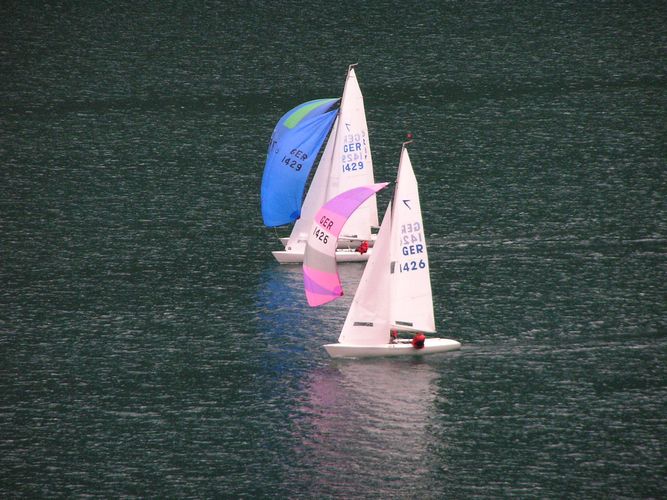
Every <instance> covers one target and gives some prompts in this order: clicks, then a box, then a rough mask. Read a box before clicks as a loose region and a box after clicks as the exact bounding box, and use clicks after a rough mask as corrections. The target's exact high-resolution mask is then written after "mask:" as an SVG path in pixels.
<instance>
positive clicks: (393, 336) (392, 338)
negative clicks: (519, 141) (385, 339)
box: [389, 328, 398, 344]
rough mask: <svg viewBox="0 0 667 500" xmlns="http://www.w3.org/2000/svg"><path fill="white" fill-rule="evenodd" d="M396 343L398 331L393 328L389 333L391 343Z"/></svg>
mask: <svg viewBox="0 0 667 500" xmlns="http://www.w3.org/2000/svg"><path fill="white" fill-rule="evenodd" d="M396 342H398V330H397V329H396V328H392V329H391V330H390V331H389V343H390V344H395V343H396Z"/></svg>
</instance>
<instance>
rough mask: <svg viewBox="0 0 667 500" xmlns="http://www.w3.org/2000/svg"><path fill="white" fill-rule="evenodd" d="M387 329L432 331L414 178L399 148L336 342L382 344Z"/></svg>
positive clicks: (425, 258)
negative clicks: (392, 180)
mask: <svg viewBox="0 0 667 500" xmlns="http://www.w3.org/2000/svg"><path fill="white" fill-rule="evenodd" d="M391 328H398V329H401V330H420V331H426V332H435V317H434V314H433V297H432V293H431V280H430V276H429V265H428V254H427V251H426V238H425V233H424V224H423V221H422V215H421V207H420V204H419V191H418V187H417V179H416V178H415V174H414V171H413V169H412V163H411V162H410V157H409V156H408V151H407V149H406V148H403V151H402V153H401V160H400V163H399V167H398V176H397V180H396V189H395V191H394V199H393V201H392V203H390V204H389V207H388V208H387V212H386V213H385V216H384V219H383V220H382V226H381V227H380V232H379V233H378V237H377V240H376V242H375V246H374V250H373V255H371V257H370V259H369V260H368V263H367V264H366V268H365V269H364V273H363V275H362V277H361V280H360V282H359V286H358V288H357V292H356V294H355V296H354V299H353V301H352V305H351V307H350V310H349V312H348V315H347V318H346V320H345V324H344V325H343V329H342V331H341V334H340V337H339V338H338V342H339V343H341V344H348V345H383V344H387V343H388V341H389V331H390V329H391Z"/></svg>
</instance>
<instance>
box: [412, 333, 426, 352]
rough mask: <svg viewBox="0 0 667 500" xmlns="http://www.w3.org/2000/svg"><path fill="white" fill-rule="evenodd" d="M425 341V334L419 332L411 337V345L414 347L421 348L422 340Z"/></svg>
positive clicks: (422, 345)
mask: <svg viewBox="0 0 667 500" xmlns="http://www.w3.org/2000/svg"><path fill="white" fill-rule="evenodd" d="M425 341H426V335H424V334H423V333H421V332H418V333H417V334H416V335H415V336H414V337H412V347H414V348H415V349H423V347H424V342H425Z"/></svg>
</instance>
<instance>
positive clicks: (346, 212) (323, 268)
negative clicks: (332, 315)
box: [303, 182, 389, 307]
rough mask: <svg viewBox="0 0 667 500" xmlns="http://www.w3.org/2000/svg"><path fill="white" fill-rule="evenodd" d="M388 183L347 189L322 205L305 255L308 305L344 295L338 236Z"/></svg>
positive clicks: (304, 277) (305, 284)
mask: <svg viewBox="0 0 667 500" xmlns="http://www.w3.org/2000/svg"><path fill="white" fill-rule="evenodd" d="M388 184H389V183H388V182H381V183H378V184H370V185H367V186H360V187H356V188H353V189H350V190H349V191H345V192H343V193H341V194H339V195H338V196H335V197H334V198H332V199H330V200H329V201H328V202H326V203H325V204H324V205H322V207H321V208H320V209H319V210H318V212H317V214H315V219H314V221H313V226H312V227H311V230H310V234H309V235H308V243H307V245H306V252H305V254H304V257H303V284H304V288H305V290H306V298H307V299H308V305H310V306H312V307H315V306H321V305H322V304H326V303H327V302H330V301H332V300H335V299H337V298H338V297H340V296H341V295H343V287H342V285H341V282H340V277H339V276H338V269H337V266H336V247H337V246H338V236H339V235H340V232H341V230H342V229H343V226H344V225H345V222H347V219H349V218H350V216H351V215H352V214H353V213H354V211H355V210H356V209H357V208H359V207H360V206H361V205H362V204H363V202H364V201H366V200H367V199H368V198H370V197H371V196H373V195H374V194H375V193H377V192H378V191H380V190H381V189H383V188H385V187H386V186H387V185H388Z"/></svg>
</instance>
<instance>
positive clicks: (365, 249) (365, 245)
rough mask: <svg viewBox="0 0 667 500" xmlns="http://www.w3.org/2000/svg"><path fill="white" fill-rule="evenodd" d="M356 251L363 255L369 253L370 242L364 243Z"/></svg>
mask: <svg viewBox="0 0 667 500" xmlns="http://www.w3.org/2000/svg"><path fill="white" fill-rule="evenodd" d="M355 251H357V252H359V253H360V254H361V255H363V254H365V253H366V252H368V242H367V241H362V242H361V245H359V246H358V247H357V248H356V249H355Z"/></svg>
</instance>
